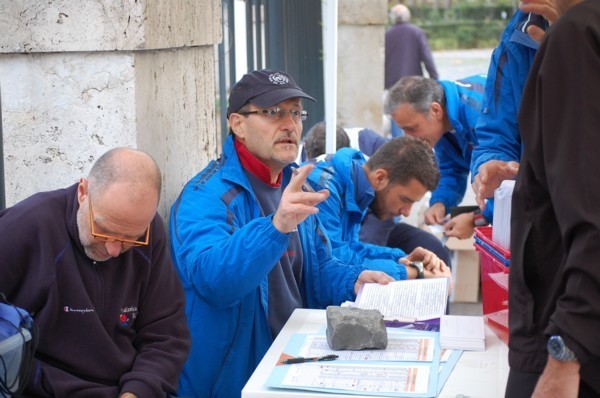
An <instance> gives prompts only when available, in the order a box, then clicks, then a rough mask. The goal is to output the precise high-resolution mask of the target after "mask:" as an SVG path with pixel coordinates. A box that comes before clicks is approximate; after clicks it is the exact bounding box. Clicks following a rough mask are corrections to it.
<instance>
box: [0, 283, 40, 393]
mask: <svg viewBox="0 0 600 398" xmlns="http://www.w3.org/2000/svg"><path fill="white" fill-rule="evenodd" d="M37 342H38V330H37V326H36V325H35V323H34V322H33V319H32V318H31V316H30V315H29V313H28V312H27V311H25V310H24V309H22V308H18V307H15V306H14V305H12V304H11V303H9V302H8V300H6V297H5V296H4V294H3V293H0V397H19V396H20V395H21V393H22V392H23V390H24V389H25V386H26V385H27V380H28V378H29V373H30V369H31V364H32V363H33V357H34V354H35V350H36V348H37Z"/></svg>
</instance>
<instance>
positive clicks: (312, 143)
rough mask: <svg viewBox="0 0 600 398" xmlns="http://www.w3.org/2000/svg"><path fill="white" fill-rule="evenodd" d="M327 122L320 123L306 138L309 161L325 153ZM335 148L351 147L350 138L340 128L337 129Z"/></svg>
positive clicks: (305, 145) (305, 147) (312, 128)
mask: <svg viewBox="0 0 600 398" xmlns="http://www.w3.org/2000/svg"><path fill="white" fill-rule="evenodd" d="M325 127H326V125H325V122H319V123H317V124H315V125H314V126H312V127H311V129H310V130H308V133H306V137H305V138H304V150H305V151H306V158H307V159H314V158H316V157H317V156H321V155H323V154H324V153H325V151H326V149H325V132H326V129H325ZM335 132H336V136H335V146H336V150H337V149H340V148H345V147H349V146H350V137H348V134H346V131H345V130H344V129H343V128H341V127H340V126H337V127H336V130H335Z"/></svg>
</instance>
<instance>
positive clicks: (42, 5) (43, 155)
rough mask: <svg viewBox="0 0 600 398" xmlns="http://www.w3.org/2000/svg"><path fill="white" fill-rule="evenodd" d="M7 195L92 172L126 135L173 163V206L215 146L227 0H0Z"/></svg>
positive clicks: (167, 187)
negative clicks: (219, 61) (223, 12)
mask: <svg viewBox="0 0 600 398" xmlns="http://www.w3.org/2000/svg"><path fill="white" fill-rule="evenodd" d="M0 31H1V32H3V34H2V35H0V83H1V85H0V87H1V90H2V92H1V94H2V107H3V109H2V111H3V121H4V155H5V163H4V165H5V173H6V176H5V178H6V202H7V203H6V204H7V206H11V205H12V204H14V203H16V202H18V201H19V200H22V199H24V198H25V197H27V196H29V195H31V194H33V193H35V192H38V191H43V190H52V189H56V188H60V187H66V186H68V185H71V184H73V183H75V182H76V181H77V179H78V178H80V177H83V176H86V175H87V173H88V172H89V169H90V167H91V165H92V164H93V163H94V161H95V160H96V159H97V158H98V157H99V156H100V155H101V154H102V153H104V152H106V151H107V150H108V149H110V148H112V147H116V146H128V147H134V148H139V149H142V150H145V151H147V152H149V153H150V154H151V155H152V156H154V158H155V159H156V160H157V162H158V164H159V165H160V167H161V170H162V172H163V192H162V200H161V204H160V207H159V212H160V214H161V215H162V216H163V217H165V219H166V217H167V215H168V209H169V207H170V205H171V204H172V203H173V201H174V200H175V198H176V196H177V195H178V194H179V191H180V190H181V188H182V186H183V184H185V182H186V181H187V180H188V179H189V178H190V177H191V176H192V175H193V174H194V173H196V172H197V171H198V170H199V169H200V168H201V167H203V166H204V165H205V164H206V163H207V162H208V161H209V159H212V158H214V157H215V156H216V152H217V148H216V142H217V138H216V121H215V83H214V82H215V63H216V60H215V51H214V45H215V44H218V43H219V42H220V41H221V37H222V32H221V2H220V1H219V0H168V1H167V0H125V1H112V0H83V1H70V0H54V1H51V2H48V1H39V0H19V1H14V0H0Z"/></svg>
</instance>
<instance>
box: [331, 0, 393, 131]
mask: <svg viewBox="0 0 600 398" xmlns="http://www.w3.org/2000/svg"><path fill="white" fill-rule="evenodd" d="M338 21H339V26H338V90H337V92H338V98H337V101H338V108H337V118H338V124H339V125H340V126H343V127H368V128H371V129H373V130H375V131H377V132H379V133H382V134H383V128H384V126H383V86H384V67H383V65H384V64H383V61H384V55H385V53H384V38H385V24H386V22H387V1H386V0H343V1H339V3H338Z"/></svg>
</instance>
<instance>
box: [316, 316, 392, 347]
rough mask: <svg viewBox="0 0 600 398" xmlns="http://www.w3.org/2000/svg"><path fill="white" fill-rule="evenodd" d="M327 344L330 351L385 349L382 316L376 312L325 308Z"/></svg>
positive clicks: (385, 339) (385, 338) (385, 337)
mask: <svg viewBox="0 0 600 398" xmlns="http://www.w3.org/2000/svg"><path fill="white" fill-rule="evenodd" d="M327 343H328V344H329V347H330V348H331V349H332V350H367V349H370V350H374V349H382V350H383V349H385V348H386V347H387V344H388V338H387V330H386V329H385V324H384V323H383V315H381V312H379V311H377V310H363V309H360V308H348V307H338V306H329V307H327Z"/></svg>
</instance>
